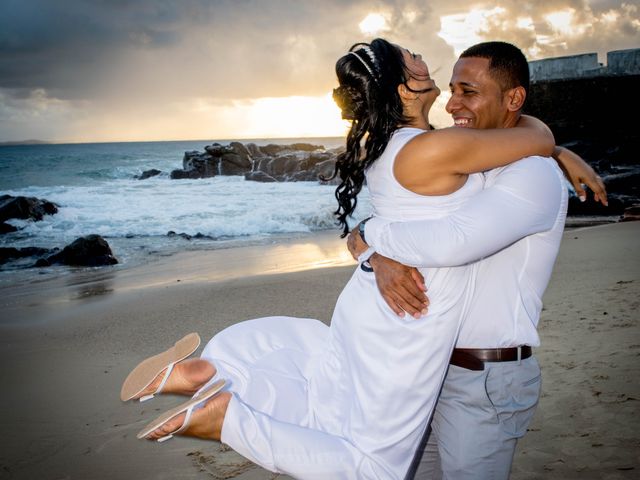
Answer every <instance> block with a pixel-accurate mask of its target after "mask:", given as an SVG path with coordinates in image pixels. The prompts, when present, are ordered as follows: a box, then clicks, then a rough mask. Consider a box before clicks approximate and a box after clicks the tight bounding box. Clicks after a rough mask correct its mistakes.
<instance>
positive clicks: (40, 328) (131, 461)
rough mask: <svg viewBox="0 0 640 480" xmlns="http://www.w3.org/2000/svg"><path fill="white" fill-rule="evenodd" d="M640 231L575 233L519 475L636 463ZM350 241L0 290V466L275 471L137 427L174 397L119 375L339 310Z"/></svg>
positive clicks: (554, 304) (562, 475)
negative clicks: (145, 362)
mask: <svg viewBox="0 0 640 480" xmlns="http://www.w3.org/2000/svg"><path fill="white" fill-rule="evenodd" d="M639 233H640V223H638V222H631V223H619V224H611V225H603V226H596V227H589V228H580V229H574V230H569V231H566V232H565V236H564V239H563V243H562V246H561V252H560V255H559V258H558V262H557V264H556V268H555V270H554V274H553V277H552V281H551V284H550V286H549V288H548V290H547V293H546V294H545V297H544V303H545V309H544V311H543V314H542V318H541V327H540V336H541V340H542V346H541V347H540V348H539V349H537V352H536V355H537V357H538V359H539V361H540V363H541V366H542V370H543V396H542V398H541V402H540V406H539V408H538V412H537V414H536V416H535V418H534V421H533V423H532V425H531V427H530V432H529V433H528V434H527V436H526V437H525V438H524V439H523V440H522V441H521V442H520V444H519V447H518V452H517V456H516V461H515V463H514V469H513V475H512V479H515V480H529V479H538V478H545V479H547V478H549V479H563V480H564V479H591V478H593V479H596V478H598V479H600V478H606V479H613V480H617V479H631V478H635V477H636V476H637V474H638V472H639V471H640V434H638V433H637V432H638V427H640V421H639V419H638V408H637V405H638V403H637V402H638V401H640V386H639V385H638V382H637V378H638V374H639V373H640V368H639V365H640V321H639V319H638V316H637V313H636V312H637V309H638V307H640V305H639V302H638V298H640V295H638V294H639V293H640V265H639V256H638V244H637V238H638V234H639ZM345 251H346V248H345V246H344V240H343V239H340V238H339V236H338V235H337V233H336V232H335V231H332V232H321V233H320V234H318V235H313V236H310V237H309V238H307V237H305V238H304V239H303V240H302V241H300V239H293V240H290V241H289V240H288V241H285V242H283V243H278V244H275V245H267V246H250V247H241V248H233V249H227V250H210V251H206V252H185V253H184V254H177V255H173V256H171V257H166V258H161V259H159V260H158V261H154V262H151V263H149V264H146V265H143V266H139V267H132V268H131V269H121V270H116V269H111V270H104V271H98V272H96V271H92V272H89V275H83V274H82V272H79V274H78V275H67V276H66V277H65V278H62V279H60V278H58V279H50V280H46V281H43V282H36V283H28V284H24V285H19V286H14V287H12V288H10V289H6V288H3V289H0V295H1V296H2V303H3V309H2V311H3V313H2V319H1V320H2V321H0V334H1V335H2V339H3V342H2V344H1V346H0V361H1V362H2V365H3V367H2V370H1V378H0V380H1V381H2V382H3V386H4V388H3V393H4V394H3V395H2V396H0V397H1V399H0V406H1V407H2V410H3V411H4V412H8V413H7V415H6V416H5V417H4V420H3V422H4V423H5V432H7V433H6V434H5V435H3V437H2V439H1V440H0V478H16V479H28V478H29V479H30V478H52V479H53V478H55V479H59V478H92V479H103V478H104V479H113V478H115V479H119V478H123V479H124V478H133V477H137V478H152V479H156V478H157V479H162V478H186V479H205V478H208V479H211V478H214V479H218V478H234V479H235V478H237V479H243V480H244V479H256V480H257V479H270V478H274V475H273V474H271V473H270V472H266V471H264V470H262V469H260V468H258V467H256V466H254V465H252V464H250V463H248V462H246V461H244V460H243V459H242V458H241V457H240V456H238V455H236V454H235V453H234V452H229V451H227V449H225V448H222V447H221V446H220V445H219V444H216V443H211V442H204V441H199V440H192V439H183V438H181V439H174V440H171V441H170V442H167V443H164V444H160V445H158V444H153V443H151V442H143V441H138V440H136V439H135V433H136V432H137V431H138V429H139V428H141V427H142V426H143V425H144V424H145V423H146V422H147V421H148V420H149V419H151V418H153V417H155V416H156V415H157V414H159V413H160V412H162V411H164V410H166V409H168V408H171V406H173V405H175V404H176V402H178V401H179V399H178V398H176V397H172V396H166V397H162V398H157V399H155V400H153V402H150V403H145V404H138V403H131V404H123V403H121V402H120V400H119V398H118V394H119V389H120V385H121V382H122V379H123V378H124V377H125V376H126V374H127V373H128V371H129V370H130V368H131V367H132V366H134V365H135V364H136V363H137V362H138V361H140V360H141V359H142V358H145V357H146V356H148V355H152V354H154V353H157V351H159V350H162V349H163V348H166V347H167V346H169V345H170V344H172V343H173V341H175V339H177V338H180V337H181V336H182V335H184V334H186V333H188V332H191V331H197V332H199V333H200V334H201V336H202V338H203V341H205V342H206V341H207V340H208V338H210V336H211V335H213V334H214V333H215V332H217V331H219V330H220V329H222V328H225V327H226V326H229V325H231V324H233V323H236V322H237V321H240V320H243V319H248V318H255V317H258V316H267V315H282V314H286V315H291V316H301V317H312V318H318V319H320V320H322V321H324V322H326V323H328V322H329V320H330V317H331V313H332V309H333V305H334V303H335V301H336V298H337V296H338V294H339V292H340V290H341V289H342V286H343V285H344V284H345V283H346V281H347V280H348V278H349V276H350V275H351V272H352V270H353V265H354V262H353V260H351V259H350V257H348V254H345ZM84 273H85V274H86V273H87V272H84ZM605 312H606V314H605ZM280 478H287V477H285V476H280Z"/></svg>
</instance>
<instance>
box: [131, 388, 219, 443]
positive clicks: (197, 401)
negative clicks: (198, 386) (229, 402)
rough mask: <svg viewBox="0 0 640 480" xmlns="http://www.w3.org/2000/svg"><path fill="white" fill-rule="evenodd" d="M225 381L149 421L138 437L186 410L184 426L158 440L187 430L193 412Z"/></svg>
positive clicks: (161, 440)
mask: <svg viewBox="0 0 640 480" xmlns="http://www.w3.org/2000/svg"><path fill="white" fill-rule="evenodd" d="M225 383H226V382H225V381H224V380H218V381H216V382H215V383H214V384H213V385H211V386H210V387H207V388H205V389H204V390H202V391H201V392H200V393H197V394H196V395H195V396H194V397H193V398H192V399H191V400H189V401H187V402H184V403H183V404H181V405H179V406H177V407H176V408H174V409H172V410H169V411H168V412H165V413H163V414H162V415H160V416H159V417H158V418H156V419H155V420H154V421H153V422H151V423H149V424H148V425H147V426H146V427H144V428H143V429H142V430H140V433H138V435H137V437H138V438H139V439H142V438H145V437H146V436H147V435H149V434H150V433H151V432H153V431H154V430H156V429H157V428H160V427H161V426H162V425H164V424H165V423H167V422H168V421H169V420H171V419H172V418H173V417H175V416H177V415H180V414H181V413H184V412H186V413H187V415H186V417H185V419H184V422H183V423H182V426H181V427H180V428H178V429H177V430H175V431H173V432H171V433H170V434H169V435H165V436H164V437H160V438H158V440H157V441H158V442H164V441H166V440H169V439H171V438H173V436H174V435H179V434H180V433H182V432H183V431H185V430H186V429H187V428H189V422H190V420H191V414H192V413H193V411H194V410H195V409H197V408H200V406H202V404H203V403H204V402H206V401H207V400H209V399H210V398H211V397H213V396H215V395H216V394H217V393H219V392H220V390H222V388H223V387H224V385H225Z"/></svg>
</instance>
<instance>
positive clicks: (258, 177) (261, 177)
mask: <svg viewBox="0 0 640 480" xmlns="http://www.w3.org/2000/svg"><path fill="white" fill-rule="evenodd" d="M244 178H245V180H251V181H253V182H262V183H271V182H277V181H278V180H276V179H275V178H273V177H272V176H271V175H269V174H268V173H264V172H261V171H259V170H258V171H256V172H249V173H246V174H245V175H244Z"/></svg>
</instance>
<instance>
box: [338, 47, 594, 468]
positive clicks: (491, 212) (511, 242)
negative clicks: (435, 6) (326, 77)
mask: <svg viewBox="0 0 640 480" xmlns="http://www.w3.org/2000/svg"><path fill="white" fill-rule="evenodd" d="M450 87H451V93H452V96H451V99H450V100H449V102H448V103H447V111H448V112H449V113H450V114H451V115H452V116H453V119H454V123H455V126H456V127H459V128H509V127H513V126H515V125H516V123H517V121H518V119H519V117H520V115H521V111H522V107H523V105H524V102H525V100H526V95H527V89H528V87H529V70H528V64H527V61H526V59H525V57H524V55H523V54H522V52H521V51H520V50H519V49H517V48H516V47H514V46H513V45H510V44H507V43H503V42H488V43H482V44H478V45H475V46H473V47H471V48H469V49H467V50H466V51H465V52H463V53H462V55H461V56H460V58H459V60H458V62H457V63H456V65H455V67H454V70H453V76H452V79H451V83H450ZM556 153H557V158H558V160H559V161H560V162H561V165H562V166H563V168H564V169H565V171H566V172H567V173H568V175H569V176H570V178H571V179H572V181H573V182H574V185H576V189H577V190H578V192H579V194H580V196H581V198H582V197H583V195H584V190H582V189H581V187H580V183H581V181H585V182H586V183H588V184H589V186H590V187H591V188H592V189H593V190H594V192H595V193H596V197H597V198H598V199H600V201H602V202H603V203H606V193H605V192H604V188H603V185H602V182H601V180H600V179H599V177H598V176H597V175H595V173H594V172H593V170H592V169H591V168H590V167H589V166H588V165H586V164H585V163H584V162H582V160H581V159H579V158H578V157H576V156H575V155H574V154H572V153H571V152H569V151H567V150H565V149H557V150H556ZM490 154H491V152H487V155H490ZM485 180H486V184H485V190H484V191H483V192H481V193H480V194H478V195H477V196H476V197H474V198H473V199H472V200H471V201H469V202H468V204H467V205H464V206H463V207H461V208H460V210H459V211H458V212H456V213H455V214H454V215H452V216H450V217H446V218H443V219H440V220H429V221H420V222H408V223H391V224H389V223H387V222H385V221H384V220H383V219H379V218H375V217H374V218H372V219H371V220H369V221H366V223H365V224H364V225H362V228H356V229H354V231H353V232H352V233H351V236H350V239H349V245H350V249H351V252H352V254H354V256H357V255H358V254H361V255H363V256H369V255H370V254H371V250H369V251H368V252H366V253H365V254H363V251H364V250H366V248H367V244H368V246H370V247H371V249H373V250H375V252H376V253H374V254H373V256H371V257H370V258H369V263H370V264H371V266H372V267H373V269H374V272H375V274H376V281H377V282H378V286H379V288H380V290H381V293H382V295H383V297H384V298H385V300H386V301H387V303H389V305H390V306H391V307H392V308H393V309H394V310H395V311H396V312H397V313H399V314H403V311H407V312H409V313H411V314H413V315H414V316H419V314H420V312H423V311H424V309H425V308H426V303H422V302H423V301H426V298H425V296H424V293H423V292H421V291H420V290H421V289H422V290H424V285H422V278H421V276H420V274H419V273H418V272H417V270H415V269H414V268H410V267H406V266H405V265H410V266H411V267H440V266H454V265H461V264H465V263H469V262H474V261H478V260H481V259H482V260H481V261H480V262H479V265H478V276H477V281H476V290H475V293H474V297H473V300H472V304H471V308H470V310H469V313H468V316H467V318H465V319H464V323H463V327H462V330H461V332H460V335H459V337H458V341H457V344H456V350H455V351H454V355H453V356H452V361H451V366H450V367H449V371H448V373H447V377H446V380H445V383H444V385H443V388H442V392H441V395H440V398H439V400H438V405H437V407H436V410H435V412H434V416H433V421H432V433H431V436H430V438H429V445H428V448H427V449H426V454H425V456H424V457H423V462H422V465H421V466H420V469H419V470H418V474H417V476H418V478H425V479H427V478H445V479H453V480H462V479H470V480H471V479H473V480H482V479H507V478H508V477H509V472H510V469H511V462H512V459H513V454H514V451H515V446H516V442H517V439H518V438H520V437H521V436H523V435H524V433H525V432H526V428H527V425H528V424H529V422H530V420H531V417H532V415H533V412H534V409H535V406H536V405H537V402H538V398H539V394H540V384H541V383H540V369H539V366H538V363H537V361H536V359H535V358H534V357H533V356H532V354H531V347H536V346H538V345H539V338H538V335H537V332H536V327H537V323H538V319H539V316H540V311H541V307H542V303H541V298H542V294H543V292H544V290H545V288H546V286H547V283H548V281H549V278H550V275H551V271H552V267H553V263H554V261H555V258H556V255H557V252H558V248H559V245H560V240H561V237H562V232H563V228H564V221H565V216H566V207H567V191H566V188H565V187H564V185H563V180H562V176H561V174H560V172H559V169H558V168H557V166H556V165H555V162H553V161H552V160H551V159H544V158H541V157H531V158H526V159H522V160H520V161H518V162H516V163H514V164H512V165H509V166H507V167H502V168H498V169H494V170H492V171H489V172H485ZM361 237H363V238H361ZM365 239H366V244H365V243H364V242H363V240H365ZM386 257H388V258H386ZM419 287H420V288H419ZM418 321H419V320H418ZM436 443H437V449H436V448H435V444H436ZM421 448H422V447H421ZM419 453H421V452H419ZM438 457H439V458H438ZM439 461H441V466H440V464H439ZM412 474H413V472H410V474H409V476H411V475H412Z"/></svg>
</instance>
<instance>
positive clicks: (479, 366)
mask: <svg viewBox="0 0 640 480" xmlns="http://www.w3.org/2000/svg"><path fill="white" fill-rule="evenodd" d="M532 354H533V351H532V349H531V347H530V346H529V345H522V346H520V347H511V348H455V349H454V350H453V354H452V355H451V360H450V361H449V363H450V364H451V365H455V366H457V367H462V368H466V369H467V370H484V362H515V361H517V360H524V359H525V358H529V357H530V356H531V355H532Z"/></svg>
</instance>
